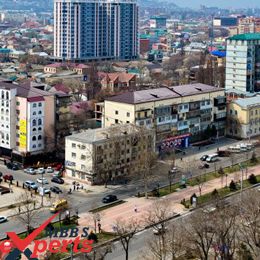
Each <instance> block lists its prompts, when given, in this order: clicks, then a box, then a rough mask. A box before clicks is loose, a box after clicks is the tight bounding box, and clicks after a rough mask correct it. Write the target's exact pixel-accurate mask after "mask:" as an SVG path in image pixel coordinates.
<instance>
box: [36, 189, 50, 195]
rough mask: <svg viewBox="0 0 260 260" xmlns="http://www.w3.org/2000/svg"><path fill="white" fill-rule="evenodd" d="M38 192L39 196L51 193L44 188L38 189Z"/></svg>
mask: <svg viewBox="0 0 260 260" xmlns="http://www.w3.org/2000/svg"><path fill="white" fill-rule="evenodd" d="M38 192H39V194H40V195H41V196H43V195H45V194H49V193H51V191H50V189H48V188H45V187H39V188H38Z"/></svg>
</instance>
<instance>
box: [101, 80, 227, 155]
mask: <svg viewBox="0 0 260 260" xmlns="http://www.w3.org/2000/svg"><path fill="white" fill-rule="evenodd" d="M97 108H102V109H103V116H100V114H98V112H97V114H98V116H99V119H101V120H102V124H103V126H104V127H109V126H111V125H116V124H127V123H130V124H136V125H138V126H146V127H147V128H150V129H153V130H154V131H155V135H156V148H157V150H159V151H165V150H167V149H173V148H174V147H179V148H184V147H188V146H189V141H192V142H194V141H198V140H201V139H203V138H205V137H204V135H203V134H204V133H205V130H206V129H208V128H209V127H211V128H213V125H214V126H215V127H214V128H215V130H216V132H215V134H216V136H223V135H225V126H226V98H225V94H224V89H223V88H217V87H212V86H208V85H205V84H191V85H181V86H175V87H168V88H166V87H164V88H157V89H148V90H141V91H132V92H126V93H123V94H120V95H117V96H114V97H110V98H107V99H106V100H105V101H104V106H101V105H100V103H99V106H98V107H97Z"/></svg>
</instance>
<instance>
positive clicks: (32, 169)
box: [24, 167, 36, 175]
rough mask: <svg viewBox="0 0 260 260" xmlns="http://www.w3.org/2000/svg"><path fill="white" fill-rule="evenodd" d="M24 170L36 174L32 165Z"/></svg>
mask: <svg viewBox="0 0 260 260" xmlns="http://www.w3.org/2000/svg"><path fill="white" fill-rule="evenodd" d="M24 172H26V173H28V174H32V175H34V174H36V171H35V169H34V168H32V167H29V168H26V169H25V170H24Z"/></svg>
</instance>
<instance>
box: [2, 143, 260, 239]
mask: <svg viewBox="0 0 260 260" xmlns="http://www.w3.org/2000/svg"><path fill="white" fill-rule="evenodd" d="M234 142H237V141H234V140H232V139H223V140H222V141H219V142H218V143H217V144H213V145H211V146H208V147H207V148H205V147H204V148H203V149H201V150H198V148H191V149H189V151H188V152H187V154H186V155H185V156H184V158H183V160H182V161H181V160H180V158H179V159H178V160H176V162H177V163H178V164H179V165H182V164H183V163H185V161H186V160H187V161H189V159H191V158H192V159H194V158H195V159H196V160H197V163H199V158H200V157H201V156H202V155H203V154H210V153H213V152H214V151H216V148H217V147H220V148H221V147H222V146H227V145H230V144H231V143H234ZM256 153H257V154H260V148H258V149H256ZM251 154H252V152H250V153H248V155H247V156H248V158H250V156H251ZM244 160H246V156H245V153H243V154H238V155H235V158H234V163H239V162H242V161H244ZM230 165H231V160H230V158H228V157H227V158H220V160H219V161H218V162H216V163H211V165H210V168H209V169H207V170H199V169H198V168H196V169H195V168H194V169H193V171H192V173H191V172H189V170H188V169H186V168H185V167H184V168H185V169H184V168H180V172H178V173H176V174H175V175H174V176H172V183H177V182H180V179H181V176H182V175H183V174H184V175H186V177H187V178H190V177H194V176H197V175H200V174H204V173H205V172H210V171H213V170H214V168H216V170H217V169H218V168H219V167H220V166H222V167H223V168H224V167H227V166H230ZM169 169H170V165H168V164H167V163H163V162H161V163H159V164H158V166H157V168H155V169H154V170H155V174H154V176H153V177H152V178H150V180H149V185H148V187H149V189H153V188H155V187H158V184H159V186H161V187H162V186H164V185H168V184H169V175H168V170H169ZM0 171H1V172H3V174H6V173H9V174H10V173H11V174H13V176H14V178H15V180H18V181H19V182H20V183H22V182H24V181H26V180H33V181H36V179H37V178H39V177H41V175H28V174H27V173H24V172H23V171H21V170H19V171H11V170H8V169H7V168H6V167H5V166H4V165H0ZM44 177H45V178H47V179H48V181H49V184H48V185H46V187H50V186H52V185H55V186H59V187H61V188H62V187H63V188H62V189H64V192H65V193H66V192H67V189H68V188H69V187H68V186H64V185H58V184H54V183H51V182H50V179H51V177H52V174H50V173H45V174H44ZM138 191H140V192H143V191H144V183H143V181H142V180H133V181H131V182H129V183H128V184H126V185H117V186H113V185H109V186H108V188H107V189H106V190H105V191H104V192H100V193H81V192H73V193H72V194H71V195H68V196H67V199H68V200H69V203H70V205H73V208H72V210H71V213H72V214H74V213H75V211H76V210H78V212H79V214H80V213H83V212H86V211H89V210H90V209H93V208H94V207H99V206H102V205H103V204H102V202H101V200H102V198H103V197H104V196H106V195H108V194H115V195H117V197H118V198H119V199H126V198H129V197H131V196H134V195H136V194H137V192H138ZM0 215H1V212H0ZM50 216H51V213H50V212H49V210H48V208H45V209H42V210H41V211H39V214H38V218H37V222H36V223H35V226H37V225H39V224H41V223H42V222H43V221H44V220H46V219H47V218H48V217H50ZM24 230H25V227H23V226H22V225H21V223H20V222H19V221H18V220H16V219H15V218H13V217H12V218H10V219H9V221H8V222H6V223H3V224H0V238H3V237H5V232H7V231H15V232H17V233H18V232H22V231H24Z"/></svg>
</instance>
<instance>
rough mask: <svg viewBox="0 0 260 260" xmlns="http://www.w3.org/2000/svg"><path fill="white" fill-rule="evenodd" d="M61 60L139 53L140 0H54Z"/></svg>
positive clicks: (124, 56) (56, 41)
mask: <svg viewBox="0 0 260 260" xmlns="http://www.w3.org/2000/svg"><path fill="white" fill-rule="evenodd" d="M54 56H55V58H56V59H59V60H73V61H75V60H102V59H120V60H132V59H136V58H137V56H138V7H137V1H136V0H116V1H111V0H105V1H98V0H91V1H90V0H66V1H64V0H54Z"/></svg>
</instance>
